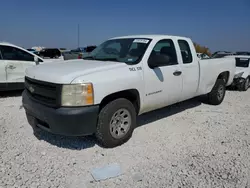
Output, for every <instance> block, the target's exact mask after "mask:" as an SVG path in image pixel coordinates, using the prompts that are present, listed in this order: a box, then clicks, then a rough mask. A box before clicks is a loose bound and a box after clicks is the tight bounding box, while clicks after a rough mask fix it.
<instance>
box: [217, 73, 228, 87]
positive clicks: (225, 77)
mask: <svg viewBox="0 0 250 188" xmlns="http://www.w3.org/2000/svg"><path fill="white" fill-rule="evenodd" d="M218 79H223V80H224V81H225V83H226V84H227V82H228V79H229V72H228V71H225V72H222V73H220V74H219V76H218V78H217V80H218Z"/></svg>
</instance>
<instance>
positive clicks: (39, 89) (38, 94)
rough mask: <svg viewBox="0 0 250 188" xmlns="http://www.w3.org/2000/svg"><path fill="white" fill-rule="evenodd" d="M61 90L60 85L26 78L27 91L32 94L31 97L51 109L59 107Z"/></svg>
mask: <svg viewBox="0 0 250 188" xmlns="http://www.w3.org/2000/svg"><path fill="white" fill-rule="evenodd" d="M31 88H32V90H31ZM59 88H60V86H59V85H58V84H54V83H49V82H44V81H39V80H34V79H31V78H27V77H25V89H26V91H27V92H28V93H29V94H30V96H31V97H32V98H33V99H34V100H36V101H37V102H40V103H42V104H45V105H48V106H50V107H57V106H58V102H57V101H58V100H57V99H58V95H59V94H58V93H59V92H58V91H59Z"/></svg>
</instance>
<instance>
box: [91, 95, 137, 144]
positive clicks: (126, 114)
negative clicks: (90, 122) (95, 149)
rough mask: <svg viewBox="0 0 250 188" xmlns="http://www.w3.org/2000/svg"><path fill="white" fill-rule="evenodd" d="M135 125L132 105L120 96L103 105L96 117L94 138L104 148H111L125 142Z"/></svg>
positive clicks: (134, 113) (134, 112)
mask: <svg viewBox="0 0 250 188" xmlns="http://www.w3.org/2000/svg"><path fill="white" fill-rule="evenodd" d="M135 126H136V111H135V107H134V105H133V104H132V103H131V102H130V101H129V100H127V99H124V98H120V99H116V100H114V101H111V102H110V103H108V104H107V105H106V106H104V107H103V108H102V109H101V111H100V113H99V118H98V124H97V131H96V134H95V135H96V138H97V140H98V141H99V142H100V144H101V145H102V146H104V147H106V148H113V147H116V146H119V145H121V144H123V143H125V142H127V141H128V140H129V139H130V137H131V136H132V134H133V131H134V128H135Z"/></svg>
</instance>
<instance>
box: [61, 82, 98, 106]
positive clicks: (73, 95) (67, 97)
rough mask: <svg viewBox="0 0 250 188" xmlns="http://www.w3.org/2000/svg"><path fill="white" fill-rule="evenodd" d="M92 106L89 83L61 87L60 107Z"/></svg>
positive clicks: (91, 91) (90, 85)
mask: <svg viewBox="0 0 250 188" xmlns="http://www.w3.org/2000/svg"><path fill="white" fill-rule="evenodd" d="M92 104H94V93H93V85H92V84H91V83H87V84H70V85H63V86H62V94H61V105H62V106H86V105H92Z"/></svg>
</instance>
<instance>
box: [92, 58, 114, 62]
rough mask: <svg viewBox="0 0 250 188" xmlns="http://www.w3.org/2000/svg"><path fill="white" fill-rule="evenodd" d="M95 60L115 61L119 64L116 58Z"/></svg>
mask: <svg viewBox="0 0 250 188" xmlns="http://www.w3.org/2000/svg"><path fill="white" fill-rule="evenodd" d="M95 60H99V61H117V62H119V61H118V59H117V58H104V59H101V58H99V59H98V58H96V59H95Z"/></svg>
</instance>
